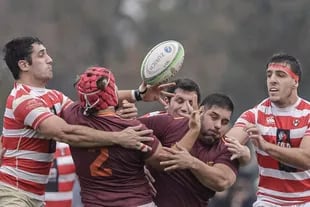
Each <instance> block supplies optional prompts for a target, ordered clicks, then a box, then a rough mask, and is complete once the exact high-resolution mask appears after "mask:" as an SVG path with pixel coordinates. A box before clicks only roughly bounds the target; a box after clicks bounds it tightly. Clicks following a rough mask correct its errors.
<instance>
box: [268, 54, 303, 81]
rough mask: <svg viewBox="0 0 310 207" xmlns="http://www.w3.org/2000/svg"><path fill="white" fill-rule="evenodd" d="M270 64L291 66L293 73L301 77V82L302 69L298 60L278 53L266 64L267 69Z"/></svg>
mask: <svg viewBox="0 0 310 207" xmlns="http://www.w3.org/2000/svg"><path fill="white" fill-rule="evenodd" d="M270 63H287V64H289V65H290V68H291V71H292V72H293V73H294V74H296V75H297V76H298V77H299V82H300V80H301V75H302V69H301V65H300V63H299V61H298V59H297V58H295V57H294V56H292V55H288V54H286V53H277V54H274V55H272V57H271V58H270V59H269V60H268V63H267V64H266V68H268V65H269V64H270Z"/></svg>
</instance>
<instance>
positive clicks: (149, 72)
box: [141, 40, 184, 85]
mask: <svg viewBox="0 0 310 207" xmlns="http://www.w3.org/2000/svg"><path fill="white" fill-rule="evenodd" d="M183 60H184V48H183V46H182V44H181V43H179V42H177V41H175V40H168V41H164V42H161V43H159V44H157V45H155V46H154V47H153V48H152V49H151V50H150V51H149V52H148V53H147V55H146V56H145V57H144V59H143V61H142V64H141V78H142V80H143V81H145V82H146V83H147V84H149V85H157V84H161V83H165V82H168V81H169V79H170V78H171V77H173V76H174V75H175V74H176V73H177V72H178V71H179V70H180V69H181V66H182V64H183Z"/></svg>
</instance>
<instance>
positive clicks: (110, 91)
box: [75, 67, 118, 115]
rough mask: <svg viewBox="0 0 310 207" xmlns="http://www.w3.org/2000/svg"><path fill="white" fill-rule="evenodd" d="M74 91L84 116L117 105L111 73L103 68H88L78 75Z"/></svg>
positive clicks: (113, 79)
mask: <svg viewBox="0 0 310 207" xmlns="http://www.w3.org/2000/svg"><path fill="white" fill-rule="evenodd" d="M75 87H76V90H77V92H78V96H79V99H80V102H81V104H82V107H83V108H84V109H85V110H84V115H87V114H89V113H91V112H94V111H98V110H103V109H106V108H107V107H109V106H116V105H117V104H118V97H117V93H116V85H115V78H114V75H113V73H112V72H111V71H110V70H108V69H106V68H103V67H90V68H88V69H87V70H86V71H85V72H84V73H82V74H81V75H80V78H79V80H78V81H77V82H76V85H75Z"/></svg>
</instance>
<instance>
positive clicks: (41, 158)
mask: <svg viewBox="0 0 310 207" xmlns="http://www.w3.org/2000/svg"><path fill="white" fill-rule="evenodd" d="M70 103H72V101H71V100H70V99H69V98H67V97H66V96H65V95H63V94H62V93H61V92H59V91H56V90H49V89H45V88H34V87H29V86H26V85H23V84H17V83H15V84H14V88H13V89H12V91H11V93H10V95H9V96H8V99H7V103H6V108H5V112H4V120H3V132H2V134H3V137H2V145H3V147H4V148H6V149H7V150H6V152H5V154H4V156H3V159H2V165H1V167H0V184H2V185H6V186H9V187H13V188H16V189H19V190H20V191H23V192H24V193H25V194H27V195H28V196H30V197H32V198H36V199H39V200H43V199H44V193H45V185H46V183H47V180H48V175H49V171H50V167H51V164H52V161H53V159H54V152H55V149H56V142H55V141H53V140H48V139H45V138H44V137H43V135H42V134H40V133H38V132H37V131H36V129H37V128H38V126H39V125H40V123H41V122H42V121H43V120H45V119H46V118H48V117H50V116H52V115H54V114H56V115H60V114H61V112H62V110H63V109H64V108H65V107H66V106H68V105H69V104H70Z"/></svg>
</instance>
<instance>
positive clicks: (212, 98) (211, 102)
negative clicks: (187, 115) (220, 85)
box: [200, 93, 234, 112]
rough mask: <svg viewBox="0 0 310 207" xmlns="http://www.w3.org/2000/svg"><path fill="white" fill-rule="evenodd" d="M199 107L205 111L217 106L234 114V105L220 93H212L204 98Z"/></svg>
mask: <svg viewBox="0 0 310 207" xmlns="http://www.w3.org/2000/svg"><path fill="white" fill-rule="evenodd" d="M200 106H204V107H205V108H207V109H210V108H211V107H212V106H218V107H220V108H224V109H227V110H229V111H231V112H234V103H233V102H232V100H231V99H230V98H229V97H228V96H227V95H224V94H220V93H212V94H210V95H208V96H206V97H205V98H204V99H203V101H202V102H201V104H200Z"/></svg>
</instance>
